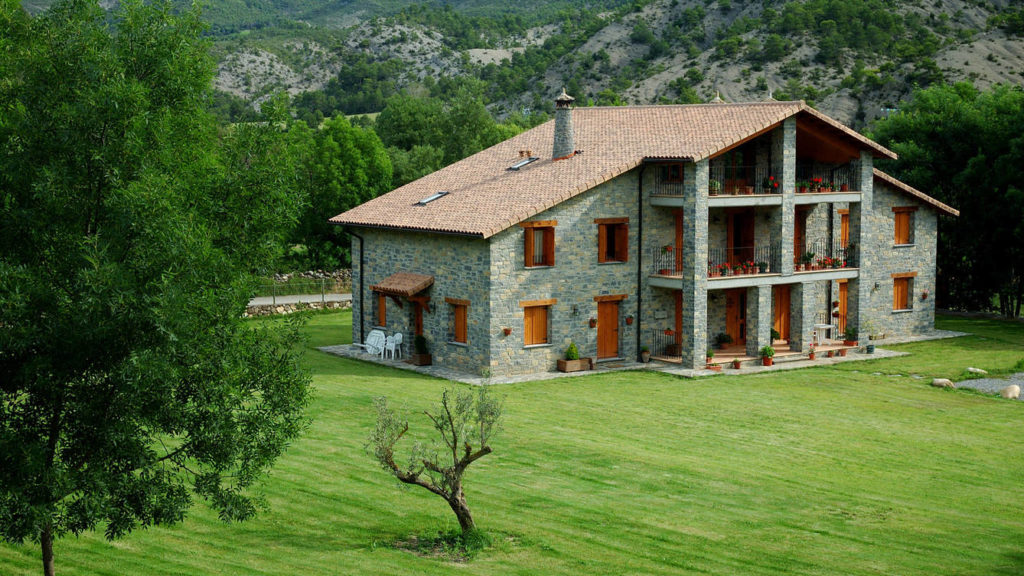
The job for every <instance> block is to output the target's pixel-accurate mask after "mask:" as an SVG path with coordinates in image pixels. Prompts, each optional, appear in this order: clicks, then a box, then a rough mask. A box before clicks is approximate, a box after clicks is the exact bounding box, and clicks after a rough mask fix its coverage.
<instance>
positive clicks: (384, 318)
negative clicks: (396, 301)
mask: <svg viewBox="0 0 1024 576" xmlns="http://www.w3.org/2000/svg"><path fill="white" fill-rule="evenodd" d="M387 325H388V297H387V296H385V295H383V294H380V293H378V294H377V326H387Z"/></svg>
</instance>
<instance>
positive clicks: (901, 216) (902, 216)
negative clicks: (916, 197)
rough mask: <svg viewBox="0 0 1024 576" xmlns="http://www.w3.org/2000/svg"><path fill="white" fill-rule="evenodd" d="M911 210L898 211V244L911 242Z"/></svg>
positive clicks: (896, 240) (896, 217) (896, 216)
mask: <svg viewBox="0 0 1024 576" xmlns="http://www.w3.org/2000/svg"><path fill="white" fill-rule="evenodd" d="M910 214H911V213H910V212H896V214H895V219H896V238H895V243H896V244H910Z"/></svg>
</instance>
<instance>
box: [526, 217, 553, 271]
mask: <svg viewBox="0 0 1024 576" xmlns="http://www.w3.org/2000/svg"><path fill="white" fill-rule="evenodd" d="M557 224H558V222H556V221H554V220H541V221H536V222H521V223H520V224H519V225H520V226H521V227H522V228H523V248H524V250H523V251H524V253H525V254H524V264H525V266H526V267H527V268H534V267H538V266H554V265H555V226H556V225H557Z"/></svg>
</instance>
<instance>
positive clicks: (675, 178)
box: [661, 163, 683, 183]
mask: <svg viewBox="0 0 1024 576" xmlns="http://www.w3.org/2000/svg"><path fill="white" fill-rule="evenodd" d="M661 181H662V182H672V183H679V182H682V181H683V165H682V163H677V164H666V165H664V166H662V167H661Z"/></svg>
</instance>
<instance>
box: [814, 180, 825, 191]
mask: <svg viewBox="0 0 1024 576" xmlns="http://www.w3.org/2000/svg"><path fill="white" fill-rule="evenodd" d="M811 191H812V192H824V191H825V183H824V182H823V181H822V179H821V178H811Z"/></svg>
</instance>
